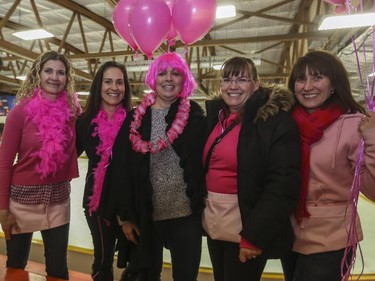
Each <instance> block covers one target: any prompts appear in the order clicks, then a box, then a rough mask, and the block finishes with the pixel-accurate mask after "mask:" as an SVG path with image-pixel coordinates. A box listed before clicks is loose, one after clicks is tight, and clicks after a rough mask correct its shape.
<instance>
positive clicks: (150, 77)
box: [145, 53, 197, 97]
mask: <svg viewBox="0 0 375 281" xmlns="http://www.w3.org/2000/svg"><path fill="white" fill-rule="evenodd" d="M168 66H170V67H171V68H173V69H174V70H177V72H178V73H180V75H181V76H182V87H181V88H182V91H181V93H180V94H179V97H188V96H190V95H192V94H193V93H194V91H195V89H196V88H197V83H196V82H195V79H194V76H193V74H192V73H191V71H190V69H189V66H188V65H187V63H186V62H185V60H184V59H183V58H182V57H181V56H180V55H179V54H177V53H165V54H163V55H161V56H160V57H158V58H157V59H156V60H154V61H153V62H152V64H151V65H150V68H149V70H148V72H147V75H146V81H145V82H146V85H147V86H148V87H150V89H151V90H153V91H155V88H156V87H155V86H156V77H157V76H158V74H159V72H161V71H165V70H166V69H167V68H168Z"/></svg>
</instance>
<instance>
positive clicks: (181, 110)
mask: <svg viewBox="0 0 375 281" xmlns="http://www.w3.org/2000/svg"><path fill="white" fill-rule="evenodd" d="M155 102H156V94H155V93H154V92H152V93H150V94H148V95H147V96H145V98H144V99H143V100H142V102H141V103H140V104H139V105H138V106H137V108H136V109H135V111H134V114H133V118H134V120H133V121H132V122H131V123H130V135H129V139H130V141H131V143H132V149H133V150H134V151H136V152H140V153H142V154H146V153H148V152H150V153H152V154H155V153H157V152H159V151H161V150H163V149H164V148H166V147H168V144H173V142H174V141H175V139H177V138H178V136H179V135H181V134H182V132H183V131H184V129H185V126H186V124H187V120H188V118H189V112H190V101H189V99H188V98H186V97H185V98H180V104H179V106H178V111H177V113H176V117H175V119H174V120H173V122H172V126H171V128H170V129H169V130H168V132H167V133H166V136H164V137H163V136H160V137H159V139H158V140H157V141H156V142H155V143H154V142H150V141H144V140H142V136H141V134H140V133H139V131H138V129H139V127H140V126H141V123H142V119H143V115H145V113H146V109H147V107H149V106H151V105H153V104H155Z"/></svg>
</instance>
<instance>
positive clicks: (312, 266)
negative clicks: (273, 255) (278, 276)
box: [281, 249, 352, 281]
mask: <svg viewBox="0 0 375 281" xmlns="http://www.w3.org/2000/svg"><path fill="white" fill-rule="evenodd" d="M344 251H345V249H341V250H337V251H330V252H324V253H317V254H310V255H303V254H299V253H294V252H293V253H292V254H291V255H290V256H289V257H288V258H284V259H282V260H281V264H282V267H283V271H284V276H285V281H341V279H342V278H341V261H342V259H343V257H344ZM351 256H352V255H351V253H350V254H349V255H348V256H347V261H348V264H349V262H350V260H351Z"/></svg>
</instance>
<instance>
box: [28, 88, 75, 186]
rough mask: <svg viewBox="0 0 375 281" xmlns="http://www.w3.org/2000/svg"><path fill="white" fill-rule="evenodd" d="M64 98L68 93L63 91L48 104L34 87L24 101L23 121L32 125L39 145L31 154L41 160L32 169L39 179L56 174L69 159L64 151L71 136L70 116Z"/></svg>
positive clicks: (48, 101) (40, 91)
mask: <svg viewBox="0 0 375 281" xmlns="http://www.w3.org/2000/svg"><path fill="white" fill-rule="evenodd" d="M66 96H67V92H66V91H63V92H61V93H60V94H59V96H58V98H57V99H56V101H51V100H48V99H47V98H45V94H44V91H43V90H42V89H40V88H35V89H34V96H33V97H32V98H31V99H30V100H28V101H25V102H27V104H26V105H25V113H26V120H31V122H32V123H33V124H35V126H36V128H37V133H36V135H37V136H38V137H39V140H40V142H41V148H40V150H39V151H37V152H34V153H32V156H36V157H38V158H40V163H39V164H38V165H37V166H36V167H35V169H36V171H37V173H38V174H39V175H40V178H41V179H45V178H46V177H48V176H54V175H56V172H57V171H58V170H59V169H62V168H63V167H64V164H65V163H66V161H67V160H68V159H69V157H70V155H68V154H67V153H66V148H67V146H68V144H69V142H70V141H71V140H72V137H73V126H72V125H71V118H72V117H73V113H72V111H71V109H70V106H69V103H68V101H67V99H66Z"/></svg>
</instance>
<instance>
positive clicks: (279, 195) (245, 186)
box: [206, 86, 300, 258]
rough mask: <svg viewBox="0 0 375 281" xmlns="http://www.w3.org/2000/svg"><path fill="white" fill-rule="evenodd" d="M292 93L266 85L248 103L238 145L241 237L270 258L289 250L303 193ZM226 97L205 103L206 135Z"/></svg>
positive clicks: (216, 118)
mask: <svg viewBox="0 0 375 281" xmlns="http://www.w3.org/2000/svg"><path fill="white" fill-rule="evenodd" d="M292 105H293V97H292V95H291V93H289V92H288V91H287V90H284V89H283V88H280V87H276V86H262V87H261V88H260V89H259V90H258V91H256V92H255V93H254V95H253V96H252V97H250V98H249V100H248V101H247V102H246V104H245V109H244V112H243V116H242V123H241V129H240V135H239V141H238V144H237V160H238V200H239V205H240V211H241V218H242V224H243V229H242V231H241V236H243V237H244V238H246V239H247V240H248V241H249V242H250V243H252V244H253V245H255V246H256V247H258V248H259V249H261V250H262V251H263V254H264V255H265V256H266V257H268V258H280V257H282V256H283V255H284V254H286V253H287V252H289V251H290V250H291V248H292V245H293V240H294V235H293V230H292V227H291V224H290V221H289V218H290V216H291V215H292V214H293V211H294V209H295V207H296V204H297V201H298V198H299V191H300V142H299V139H300V137H299V132H298V129H297V125H296V124H295V122H294V120H293V119H292V116H291V114H290V112H288V111H289V110H291V108H292ZM222 108H223V101H222V100H220V99H219V100H212V101H207V102H206V109H207V123H208V125H207V130H208V133H207V136H206V137H208V135H209V133H211V131H212V130H213V128H214V127H215V126H216V124H217V122H218V113H219V111H220V109H222Z"/></svg>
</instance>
